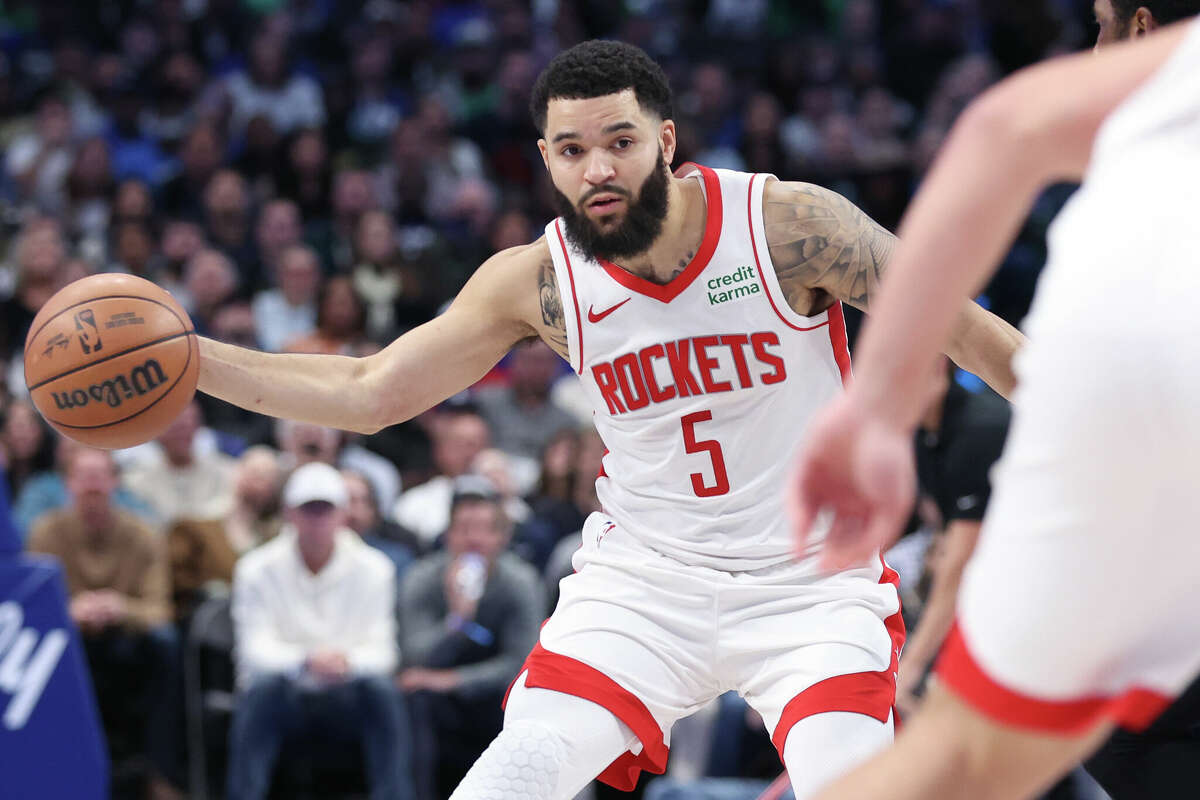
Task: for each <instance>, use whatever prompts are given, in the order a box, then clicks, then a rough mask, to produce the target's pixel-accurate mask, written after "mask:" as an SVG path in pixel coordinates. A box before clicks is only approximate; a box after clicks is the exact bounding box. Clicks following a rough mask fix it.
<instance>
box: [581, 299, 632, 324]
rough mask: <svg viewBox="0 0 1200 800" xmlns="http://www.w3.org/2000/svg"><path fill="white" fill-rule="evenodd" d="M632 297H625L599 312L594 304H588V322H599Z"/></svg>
mask: <svg viewBox="0 0 1200 800" xmlns="http://www.w3.org/2000/svg"><path fill="white" fill-rule="evenodd" d="M632 299H633V298H632V297H626V298H625V299H624V300H622V301H621V302H619V303H617V304H616V305H615V306H613V307H611V308H606V309H604V310H603V311H601V312H600V313H599V314H597V313H596V311H595V307H594V306H588V322H592V323H596V322H599V321H600V320H602V319H604V318H605V317H607V316H608V315H609V314H611V313H612V312H614V311H616V310H617V309H618V308H620V307H621V306H623V305H625V304H626V303H628V302H629V301H630V300H632Z"/></svg>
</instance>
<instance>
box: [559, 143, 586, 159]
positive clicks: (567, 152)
mask: <svg viewBox="0 0 1200 800" xmlns="http://www.w3.org/2000/svg"><path fill="white" fill-rule="evenodd" d="M561 152H562V154H563V155H564V156H566V157H567V158H570V157H572V156H577V155H579V154H580V153H582V152H583V150H582V149H581V148H580V147H579V145H577V144H569V145H567V146H566V147H564V148H563V149H562V151H561Z"/></svg>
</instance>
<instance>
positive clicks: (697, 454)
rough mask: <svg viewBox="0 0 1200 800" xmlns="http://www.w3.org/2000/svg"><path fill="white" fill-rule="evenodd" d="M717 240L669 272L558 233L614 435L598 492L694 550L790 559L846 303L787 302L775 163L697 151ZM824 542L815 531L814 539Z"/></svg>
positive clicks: (594, 382)
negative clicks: (787, 507) (788, 484)
mask: <svg viewBox="0 0 1200 800" xmlns="http://www.w3.org/2000/svg"><path fill="white" fill-rule="evenodd" d="M678 174H679V175H680V176H681V177H693V178H694V179H696V180H698V181H700V183H701V186H702V187H703V190H704V196H705V202H706V204H707V214H706V223H705V230H704V238H703V240H702V242H701V244H700V248H699V252H697V253H696V256H695V258H693V259H692V261H691V263H690V264H688V266H687V267H686V268H685V269H684V271H683V272H682V273H681V274H680V275H678V276H677V277H676V278H674V279H673V280H672V281H671V282H670V283H668V284H666V285H662V286H660V285H657V284H654V283H650V282H649V281H646V280H644V279H642V278H640V277H637V276H636V275H633V274H632V273H629V272H627V271H625V270H624V269H622V268H621V267H618V266H616V265H614V264H611V263H608V262H605V261H603V260H596V259H593V258H590V257H588V256H585V255H584V254H583V253H581V252H580V251H579V250H577V249H576V248H575V247H574V246H573V245H572V243H571V242H570V240H569V239H567V236H566V230H565V227H564V226H563V224H562V221H561V220H555V221H554V222H551V223H550V224H549V225H548V226H547V227H546V239H547V243H548V244H549V247H550V252H551V253H552V254H553V257H554V267H555V271H556V274H557V278H558V286H559V291H560V292H561V294H562V299H563V308H564V312H565V317H566V322H567V325H566V327H567V345H568V350H569V355H570V360H571V366H572V367H574V368H575V370H576V371H577V372H578V373H579V376H580V379H581V380H582V381H583V385H584V387H585V391H586V393H587V395H588V397H589V399H590V400H591V402H592V406H593V408H594V409H595V421H596V428H597V430H598V431H599V433H600V436H601V437H602V438H603V440H604V443H605V445H606V446H607V447H608V450H609V452H608V454H607V455H605V457H604V469H603V472H602V473H601V476H600V478H599V479H598V481H597V484H596V486H597V494H598V496H599V499H600V502H601V504H602V506H603V508H604V511H605V513H606V514H608V515H609V516H610V517H611V519H612V521H614V522H615V523H617V524H618V525H620V526H621V527H622V528H624V529H625V530H627V531H629V532H630V533H632V534H633V535H634V536H636V537H638V538H639V539H640V540H642V541H643V542H645V543H646V544H647V545H648V546H650V547H652V548H654V549H656V550H658V551H659V552H662V553H664V554H665V555H667V556H670V557H672V558H675V559H678V560H679V561H681V562H684V563H688V564H694V565H698V566H708V567H713V568H716V569H722V570H729V571H739V570H751V569H758V568H761V567H766V566H771V565H774V564H779V563H781V562H784V561H788V560H790V559H792V558H793V557H794V556H793V553H792V539H791V534H790V531H789V529H788V525H787V520H786V518H785V513H784V509H783V486H784V479H785V476H786V475H787V473H788V471H789V469H790V466H791V462H792V458H793V456H794V451H795V449H796V446H797V444H798V442H799V439H800V436H801V434H802V432H803V430H804V427H805V425H806V424H807V422H808V420H809V419H810V418H811V416H812V415H813V413H814V412H816V411H817V410H818V409H820V408H821V407H823V406H824V405H825V404H826V403H828V402H829V400H830V399H831V398H833V397H834V396H835V395H836V394H837V393H838V392H839V391H840V390H841V388H842V384H843V381H844V380H845V379H846V378H847V377H848V376H849V373H850V355H849V351H848V350H847V347H846V328H845V322H844V320H843V317H842V309H841V305H840V304H835V305H834V306H833V307H832V308H830V309H829V310H828V311H825V312H822V313H820V314H818V315H815V316H812V317H804V316H800V315H798V314H796V313H794V312H793V311H792V310H791V309H790V308H789V307H788V305H787V301H786V300H785V298H784V295H783V292H782V291H781V289H780V286H779V281H778V280H777V278H776V276H775V270H774V267H773V265H772V263H771V258H770V255H769V254H768V251H767V240H766V236H765V234H764V231H763V216H762V201H763V188H764V186H765V185H766V183H767V180H768V178H769V177H770V176H767V175H762V174H755V175H752V174H748V173H740V172H732V171H728V170H714V169H709V168H707V167H702V166H697V165H693V164H689V165H686V166H685V167H683V168H682V169H681V170H680V172H679V173H678ZM815 545H816V543H815V542H814V548H815Z"/></svg>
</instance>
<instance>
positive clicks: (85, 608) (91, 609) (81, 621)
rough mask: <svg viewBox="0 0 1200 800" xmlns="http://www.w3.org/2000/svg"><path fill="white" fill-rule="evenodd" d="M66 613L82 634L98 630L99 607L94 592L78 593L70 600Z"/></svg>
mask: <svg viewBox="0 0 1200 800" xmlns="http://www.w3.org/2000/svg"><path fill="white" fill-rule="evenodd" d="M67 612H68V613H69V614H70V615H71V619H72V620H73V621H74V622H75V625H76V626H77V627H78V628H79V630H80V631H82V632H83V633H92V632H94V631H96V630H98V629H99V628H100V614H99V606H98V605H97V603H96V594H95V592H80V593H79V594H77V595H75V596H74V597H72V598H71V605H70V606H69V607H68V609H67Z"/></svg>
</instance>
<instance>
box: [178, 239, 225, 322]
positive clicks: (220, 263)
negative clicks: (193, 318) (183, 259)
mask: <svg viewBox="0 0 1200 800" xmlns="http://www.w3.org/2000/svg"><path fill="white" fill-rule="evenodd" d="M183 281H184V285H185V286H186V287H187V290H188V293H189V294H191V296H192V300H193V301H194V302H195V304H196V308H197V310H203V311H205V312H208V311H211V310H212V309H214V308H216V307H217V306H219V305H221V303H223V302H225V301H226V300H228V299H229V298H230V296H232V295H233V291H234V289H236V288H237V273H235V272H234V269H233V264H232V263H231V262H230V261H229V258H228V257H227V256H226V255H225V254H224V253H222V252H221V251H219V250H201V251H200V252H199V253H197V254H196V255H195V256H193V257H192V260H191V261H189V262H188V265H187V269H186V270H185V272H184V276H183Z"/></svg>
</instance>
